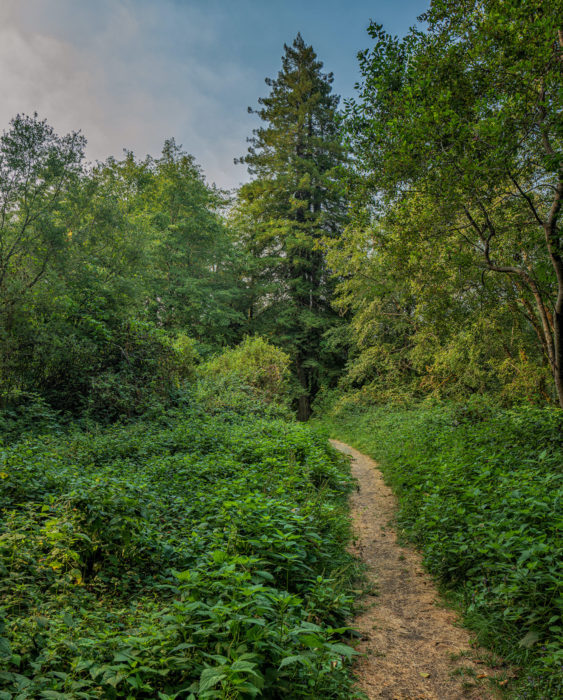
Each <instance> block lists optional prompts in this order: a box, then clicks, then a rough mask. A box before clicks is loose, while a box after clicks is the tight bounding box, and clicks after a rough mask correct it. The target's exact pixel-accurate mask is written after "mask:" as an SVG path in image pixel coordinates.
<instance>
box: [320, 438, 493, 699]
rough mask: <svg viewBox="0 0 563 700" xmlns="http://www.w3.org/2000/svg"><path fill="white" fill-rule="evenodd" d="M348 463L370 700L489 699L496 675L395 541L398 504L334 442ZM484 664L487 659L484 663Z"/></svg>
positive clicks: (368, 462)
mask: <svg viewBox="0 0 563 700" xmlns="http://www.w3.org/2000/svg"><path fill="white" fill-rule="evenodd" d="M331 442H332V445H333V446H334V447H335V448H336V449H337V450H339V451H341V452H343V453H345V454H347V455H350V456H351V457H352V473H353V475H354V477H355V478H356V479H357V480H358V484H359V489H358V491H357V492H356V493H355V494H354V495H353V496H352V515H353V522H354V530H355V548H356V553H357V554H358V555H359V556H360V557H361V558H362V560H363V561H364V563H365V564H366V566H367V573H368V578H369V582H370V586H371V590H370V591H369V593H368V595H367V596H366V599H365V608H364V611H363V612H362V613H361V614H360V615H359V617H358V618H357V619H356V620H355V623H354V626H355V627H356V628H357V629H358V630H359V631H360V633H361V635H362V641H361V642H360V644H359V646H358V651H359V652H360V653H361V654H362V656H361V658H360V661H359V662H358V663H357V667H356V674H357V678H358V685H359V687H360V689H361V690H362V691H363V692H364V693H366V695H367V696H368V698H370V699H371V698H389V699H390V700H393V699H397V700H399V699H400V700H415V699H416V700H418V699H420V700H422V699H424V700H430V699H432V700H448V699H451V700H456V699H458V698H471V699H481V698H483V699H485V698H493V697H495V694H493V691H492V690H491V688H490V684H489V682H488V678H490V677H497V679H498V680H502V679H501V678H500V677H499V669H498V668H497V669H495V668H494V666H493V667H490V666H486V665H485V663H484V661H485V659H484V655H485V654H486V652H483V651H482V650H476V649H475V648H474V647H473V646H472V641H471V637H470V634H469V632H468V631H467V630H465V629H463V628H461V627H459V626H457V619H456V615H455V613H454V612H452V611H451V610H448V609H446V608H445V607H443V605H442V604H441V601H440V597H439V594H438V592H437V590H436V587H435V585H434V583H433V581H432V579H431V578H430V576H429V575H428V574H427V573H426V572H425V571H424V570H423V568H422V558H421V556H420V554H419V553H418V552H416V551H415V550H413V549H412V548H410V547H403V546H401V545H399V543H398V541H397V534H396V532H395V530H394V529H393V524H392V521H393V520H394V517H395V514H396V509H397V504H396V500H395V497H394V496H393V493H392V491H391V489H390V488H389V487H388V486H386V485H385V483H384V481H383V477H382V475H381V473H380V472H379V470H378V469H377V465H376V463H375V462H374V461H373V460H372V459H370V458H369V457H366V456H365V455H363V454H361V453H360V452H358V451H357V450H354V449H353V448H351V447H349V446H348V445H346V444H344V443H342V442H339V441H336V440H332V441H331ZM487 657H488V658H487V660H488V661H489V663H491V662H492V663H493V664H494V660H493V661H492V660H491V654H490V653H489V654H488V655H487Z"/></svg>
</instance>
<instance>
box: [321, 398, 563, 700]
mask: <svg viewBox="0 0 563 700" xmlns="http://www.w3.org/2000/svg"><path fill="white" fill-rule="evenodd" d="M332 420H333V425H332V432H333V434H334V435H335V437H338V438H339V439H342V440H346V441H348V442H350V443H352V444H353V445H354V446H356V447H357V448H358V449H362V450H364V451H365V452H368V453H369V454H371V455H372V456H373V457H374V458H376V459H377V460H379V462H380V464H381V466H382V469H383V471H384V474H385V476H386V478H387V480H388V481H389V482H390V484H391V485H392V486H393V488H394V489H395V492H396V493H397V494H398V496H399V500H400V512H399V526H400V528H402V531H403V532H404V534H405V535H406V536H407V537H408V538H410V539H411V540H412V541H414V542H415V543H416V544H417V545H418V546H419V547H420V548H421V549H422V551H423V553H424V559H425V564H426V566H427V567H428V569H429V571H430V572H431V573H432V574H434V575H435V576H436V577H438V578H439V579H440V581H441V582H442V583H443V584H444V586H445V588H446V589H448V590H449V591H451V592H453V593H454V595H455V597H456V598H457V600H459V601H460V602H461V603H462V605H463V609H464V611H465V614H466V619H467V621H468V623H469V624H470V625H471V626H473V627H474V629H476V630H477V631H478V633H479V641H480V642H482V643H485V644H486V645H488V646H489V647H491V648H493V649H494V650H496V651H498V652H500V653H501V654H502V655H503V656H504V658H505V659H507V660H508V661H509V662H512V663H514V664H517V665H519V666H521V667H522V670H521V672H520V674H519V675H520V682H519V683H517V684H514V688H513V690H514V693H515V695H516V696H517V697H522V698H555V697H561V696H562V695H563V626H562V621H561V615H562V612H563V590H562V588H563V581H562V578H561V561H562V560H563V559H562V557H563V541H562V525H563V507H562V506H563V470H562V466H563V430H562V428H563V415H562V412H561V411H560V410H559V409H552V408H530V407H519V408H513V409H511V410H499V409H498V407H497V408H493V407H490V406H487V404H485V403H483V402H478V403H474V404H470V405H455V404H439V405H431V406H427V407H420V406H419V407H414V408H412V407H411V408H408V409H407V408H395V409H393V408H390V407H389V406H386V407H371V408H364V409H361V408H358V407H357V406H350V405H348V408H345V407H344V408H341V409H340V410H336V411H334V412H333V417H332Z"/></svg>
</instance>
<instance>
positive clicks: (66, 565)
mask: <svg viewBox="0 0 563 700" xmlns="http://www.w3.org/2000/svg"><path fill="white" fill-rule="evenodd" d="M207 390H208V391H209V387H208V388H207ZM249 391H250V389H249ZM212 394H213V392H210V395H212ZM200 398H201V397H200ZM245 402H246V408H245ZM252 407H254V411H252V410H251V409H252ZM258 409H259V412H260V413H261V417H257V415H256V410H258ZM280 413H283V410H281V409H278V408H276V407H274V406H271V405H270V406H268V405H267V404H260V405H258V404H257V403H256V399H255V398H254V399H251V398H246V399H245V398H244V395H240V396H239V399H238V401H237V402H235V404H233V406H231V408H230V409H229V407H227V406H222V407H220V408H217V407H215V408H213V407H211V408H210V405H209V404H207V405H205V402H203V404H201V403H198V402H197V401H196V400H195V399H194V398H193V396H191V395H186V396H185V397H184V401H183V402H182V401H181V400H179V402H178V403H177V406H176V407H175V408H170V409H167V410H160V411H158V412H156V413H155V414H154V415H152V416H148V415H147V416H145V417H144V418H143V419H140V420H138V421H135V422H132V423H130V424H128V425H114V426H110V427H104V428H102V427H97V428H96V427H93V428H92V427H91V428H90V429H88V430H86V429H79V428H78V427H75V428H72V427H71V428H69V427H68V426H67V427H66V428H65V429H64V430H63V429H62V428H60V427H59V428H58V429H57V428H56V426H54V425H51V426H50V430H49V431H48V433H45V434H42V435H35V436H34V435H28V436H27V437H20V438H19V439H17V440H16V441H11V442H10V441H7V442H6V443H5V444H4V445H1V443H0V460H1V461H0V699H1V700H10V699H11V698H16V697H17V698H20V699H24V698H96V697H98V698H126V697H127V698H159V699H160V700H172V699H173V698H182V699H186V698H192V699H193V698H252V697H256V696H258V695H260V696H261V697H268V698H300V697H304V698H305V697H306V698H313V697H316V698H321V697H322V698H349V697H351V695H350V692H351V691H350V689H349V688H350V686H349V682H350V681H349V672H348V664H347V661H348V660H349V658H350V656H351V654H352V649H351V648H350V647H349V646H348V645H347V643H346V632H347V630H346V628H345V625H346V622H345V621H346V619H347V618H349V617H350V612H351V600H352V598H351V596H350V595H349V593H348V592H347V582H348V581H349V578H350V576H351V574H352V573H353V561H352V559H351V557H350V555H348V554H347V553H346V552H345V546H346V543H347V541H348V537H349V526H348V519H347V514H346V497H347V494H348V491H349V489H350V486H351V478H350V475H349V471H348V467H347V465H346V464H345V463H343V461H342V460H340V459H339V458H338V457H337V456H336V455H335V454H334V452H333V451H332V450H331V449H330V448H329V447H328V444H327V442H326V439H324V438H323V437H321V436H319V435H318V434H316V433H315V432H313V431H312V430H311V429H310V428H309V427H307V426H304V425H301V424H297V423H295V422H289V421H286V420H284V419H282V418H280V417H279V415H280Z"/></svg>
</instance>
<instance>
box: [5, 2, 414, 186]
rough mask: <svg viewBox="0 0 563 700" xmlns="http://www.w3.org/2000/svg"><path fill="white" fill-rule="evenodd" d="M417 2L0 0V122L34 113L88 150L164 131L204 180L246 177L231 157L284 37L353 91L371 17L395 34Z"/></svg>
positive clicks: (149, 143)
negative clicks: (78, 137) (76, 132)
mask: <svg viewBox="0 0 563 700" xmlns="http://www.w3.org/2000/svg"><path fill="white" fill-rule="evenodd" d="M427 6H428V0H395V1H393V0H379V1H377V0H375V1H373V2H367V1H366V0H357V1H355V0H349V1H348V2H345V1H337V0H301V1H300V2H299V1H298V0H286V1H285V2H281V1H278V2H272V1H269V0H262V2H260V1H259V0H206V1H204V0H2V3H1V5H0V94H2V96H3V98H2V101H1V102H0V124H1V127H2V128H6V127H7V126H8V122H9V120H10V118H11V117H13V116H14V115H15V114H16V113H18V112H27V113H29V112H33V111H35V110H36V111H38V112H39V114H40V116H42V117H45V118H47V119H48V120H49V122H50V123H51V124H52V125H53V126H54V127H55V128H56V129H57V130H58V131H59V132H66V131H69V130H71V129H81V130H82V131H83V133H84V134H85V136H86V137H87V139H88V151H87V155H88V157H89V158H90V159H92V160H94V159H99V160H103V159H105V158H106V157H107V156H109V155H115V156H117V157H119V156H120V155H121V153H122V149H124V148H126V149H130V150H133V151H134V152H135V153H136V154H137V155H138V156H144V155H145V154H146V153H151V154H152V155H157V154H158V153H159V152H160V149H161V147H162V143H163V141H164V139H165V138H168V137H170V136H174V137H175V138H176V140H177V141H178V142H179V143H181V144H183V146H184V148H185V150H187V151H188V152H190V153H193V155H194V156H195V157H196V159H197V160H198V162H199V163H200V165H201V166H202V167H203V170H204V172H205V174H206V176H207V178H208V179H209V180H210V181H212V182H216V183H217V184H218V185H219V186H221V187H226V188H231V187H235V186H236V185H238V184H240V183H241V182H243V181H245V180H246V179H247V176H246V172H245V170H244V166H240V165H239V166H235V165H234V164H233V158H235V157H237V156H240V155H242V154H243V153H244V151H245V148H246V143H245V140H246V137H247V136H248V135H250V133H251V131H252V129H253V128H254V127H255V126H256V125H257V118H256V117H254V116H252V115H249V114H248V113H247V109H246V108H247V106H249V105H251V106H255V105H256V100H257V98H258V97H260V96H263V95H265V94H267V92H268V88H267V86H266V85H265V84H264V78H265V77H267V76H269V77H273V76H275V75H276V74H277V72H278V70H279V68H280V63H281V61H280V59H281V56H282V53H283V44H284V43H291V41H292V40H293V38H294V37H295V35H296V34H297V32H299V31H300V32H301V34H302V35H303V38H304V39H305V41H306V42H307V43H309V44H312V45H313V47H314V48H315V50H316V52H317V54H318V56H319V58H320V59H321V60H322V61H323V62H324V65H325V69H326V70H327V71H332V72H333V73H334V77H335V82H334V89H335V91H336V92H337V93H338V94H340V95H342V96H343V97H350V96H352V95H353V92H354V91H353V85H354V82H355V81H356V80H357V79H358V73H357V60H356V54H357V52H358V51H359V50H360V49H364V48H366V47H368V46H369V45H370V39H369V37H368V35H367V33H366V27H367V25H368V22H369V20H370V18H372V19H374V20H376V21H378V22H380V23H382V24H383V25H384V26H385V28H386V29H387V30H388V31H390V32H391V33H393V34H404V33H405V32H406V31H408V28H409V27H410V26H412V25H413V24H415V23H416V17H417V15H419V14H420V13H422V12H424V11H425V10H426V9H427Z"/></svg>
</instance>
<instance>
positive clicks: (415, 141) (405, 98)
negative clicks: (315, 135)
mask: <svg viewBox="0 0 563 700" xmlns="http://www.w3.org/2000/svg"><path fill="white" fill-rule="evenodd" d="M562 13H563V4H562V3H561V0H549V2H544V1H542V0H529V1H528V2H520V1H518V0H507V1H505V0H483V1H481V0H479V1H477V0H468V1H467V2H463V3H460V2H454V1H452V0H433V2H432V3H431V4H430V9H429V10H428V12H427V13H426V14H424V15H423V16H422V17H421V19H422V20H424V21H425V27H424V31H423V30H421V29H417V28H414V29H412V30H410V31H409V33H408V34H407V36H405V37H404V38H403V39H400V38H398V37H396V36H391V35H390V34H388V33H387V32H385V31H384V29H383V27H382V26H381V25H378V24H376V23H374V22H372V23H371V24H370V26H369V29H368V32H369V34H370V36H371V38H372V39H373V43H372V45H371V46H370V47H369V48H368V49H366V50H365V51H362V52H360V54H359V63H360V71H361V75H362V79H361V81H360V84H359V86H358V87H359V92H358V98H357V99H356V100H352V101H351V102H350V103H349V104H348V120H347V125H348V130H349V133H350V138H351V141H352V150H353V154H354V159H353V163H354V166H355V173H354V178H353V181H352V183H351V184H352V186H353V188H354V191H355V199H356V202H357V204H358V208H359V210H360V212H361V214H360V216H359V217H358V222H357V225H358V227H359V228H364V227H366V220H367V222H368V228H369V223H370V220H373V218H374V215H375V217H376V218H377V219H378V221H379V222H380V223H381V222H382V223H383V229H384V235H385V234H388V230H389V229H390V230H391V231H390V237H391V238H392V245H393V248H395V250H396V252H395V257H402V259H403V260H404V261H406V262H407V264H408V262H413V263H414V262H418V261H420V266H421V268H422V272H423V274H424V276H426V280H427V285H428V287H429V288H430V289H432V290H433V291H434V297H435V299H436V300H437V302H438V305H439V304H442V305H443V306H444V307H445V308H444V309H443V314H442V319H441V323H440V324H439V331H440V332H439V333H438V338H437V340H438V342H439V343H440V342H444V341H446V342H447V340H448V338H447V336H448V335H449V334H452V335H453V336H454V338H453V342H452V344H451V346H452V350H454V349H455V345H458V347H459V343H458V342H457V340H458V339H460V340H461V338H460V336H461V335H462V333H463V330H461V332H459V334H458V332H456V331H458V328H459V326H458V324H462V323H463V321H462V320H461V319H460V316H461V317H463V311H464V310H466V311H467V318H466V324H467V325H471V326H474V316H475V315H477V316H479V317H481V318H485V319H486V318H488V316H489V312H488V309H489V307H490V306H491V304H490V302H491V300H492V299H494V295H495V294H496V295H497V300H498V308H499V309H502V307H506V306H509V307H511V314H512V315H514V316H519V317H520V319H524V320H525V331H526V332H525V333H524V337H523V339H522V343H521V349H523V350H525V351H526V352H527V348H526V347H525V346H526V345H528V344H529V343H530V339H531V341H532V343H533V345H535V349H534V355H535V356H536V357H537V358H539V359H540V361H539V362H538V361H537V360H536V361H535V362H534V361H533V362H532V363H531V364H532V367H531V371H530V372H525V377H524V379H525V381H524V382H523V383H522V386H525V385H526V384H528V385H529V383H530V382H529V380H530V379H531V378H532V377H533V375H534V374H535V375H536V377H538V378H539V377H540V375H541V374H544V373H543V372H541V369H540V367H539V365H541V364H543V365H544V367H545V368H546V369H547V372H549V374H550V375H551V381H550V385H551V386H550V389H549V392H548V396H549V398H550V399H552V400H558V401H559V403H560V405H561V406H562V407H563V374H562V373H563V316H562V299H563V249H562V237H561V220H560V216H561V203H562V201H563V132H562V130H561V107H562V104H563V102H562V97H563V96H562V93H561V77H562V71H563V62H562V60H561V57H562V53H563V34H562V33H561V15H562ZM523 46H525V47H526V50H525V51H524V50H523V49H522V47H523ZM380 250H381V245H380V244H379V241H378V242H376V244H375V245H374V246H373V248H372V249H371V250H369V251H368V253H369V254H371V255H373V256H374V257H377V256H378V254H379V251H380ZM349 255H354V252H353V250H352V251H351V252H350V251H348V255H347V254H346V251H345V252H344V255H343V267H337V271H338V272H339V273H341V274H344V272H345V271H346V272H349V270H346V266H347V260H348V256H349ZM411 255H414V257H413V258H410V256H411ZM409 258H410V260H409ZM388 260H389V258H388ZM380 262H382V261H381V260H380ZM361 267H362V266H361V265H360V269H361ZM414 267H415V266H414V265H412V266H411V265H408V267H407V269H406V270H405V271H404V276H405V277H407V280H409V279H410V278H411V277H412V276H413V275H416V276H418V277H419V278H420V277H421V276H422V275H420V274H418V275H417V273H416V269H414V270H413V268H414ZM367 268H368V270H367V274H370V270H369V268H370V265H369V264H368V265H367ZM364 272H366V271H365V270H364ZM389 273H390V274H386V272H385V269H384V273H383V274H384V281H383V284H382V285H381V287H380V288H379V289H378V288H377V287H378V283H379V277H378V276H376V277H375V278H372V279H373V284H372V287H373V288H374V289H373V291H372V293H371V296H372V297H375V304H374V306H375V308H376V310H377V312H378V314H379V317H380V319H381V324H382V325H384V322H385V320H386V319H385V315H386V314H387V315H388V314H391V315H395V316H397V317H398V318H397V322H396V323H394V324H389V325H391V326H392V329H391V330H392V332H393V335H394V336H396V337H395V338H391V340H393V341H394V343H393V347H392V350H391V351H392V352H396V353H397V354H398V357H399V362H401V361H402V360H403V356H404V352H402V351H403V349H404V348H405V345H407V346H408V345H410V344H411V343H409V342H408V341H409V340H410V338H409V335H411V334H412V333H417V332H418V331H419V330H420V329H424V328H425V327H427V330H428V336H429V337H430V339H431V343H432V344H435V340H434V338H433V336H434V335H436V334H435V327H434V324H433V323H432V320H430V323H428V314H427V311H426V306H427V305H428V306H430V311H431V312H432V307H433V306H435V305H434V304H433V303H432V301H429V300H428V296H429V295H426V298H422V299H421V298H420V297H424V296H425V295H424V292H421V293H420V295H417V296H414V297H413V294H412V291H413V290H412V289H409V288H408V287H409V285H407V289H406V290H405V289H404V285H403V284H402V280H401V276H402V273H403V268H402V267H400V266H397V265H393V266H392V267H391V268H390V270H389ZM393 275H395V277H396V278H398V279H396V281H395V283H393V282H392V279H389V278H390V277H391V278H392V277H393ZM440 277H441V278H442V279H440ZM489 280H492V282H491V290H490V292H488V291H485V292H484V293H482V292H481V290H482V288H483V287H484V286H485V287H486V286H488V282H489ZM442 282H443V283H442ZM416 286H417V287H418V286H419V285H416ZM495 288H496V289H495ZM361 298H362V297H361V296H358V297H357V298H356V299H355V302H356V305H359V304H360V303H361ZM481 299H482V300H483V302H484V303H483V306H482V307H481V308H480V306H479V302H480V301H481ZM450 300H452V302H453V303H452V304H451V307H452V308H451V310H450V308H448V307H449V306H450V304H449V303H448V302H449V301H450ZM353 301H354V300H353ZM413 302H414V304H415V306H414V308H413ZM492 306H493V312H494V305H492ZM364 311H365V309H364ZM460 312H461V313H460ZM503 315H504V314H503ZM388 318H389V317H388ZM391 318H392V317H391ZM521 325H522V323H521V321H520V322H514V321H513V322H511V323H506V320H504V322H503V323H502V324H501V325H500V330H501V334H502V341H503V343H502V345H501V346H500V347H499V350H502V346H503V345H504V346H506V348H507V349H506V350H505V357H507V359H508V361H509V363H510V365H511V368H512V373H518V371H519V369H520V368H519V367H518V364H519V363H518V360H517V359H516V361H515V358H518V355H519V353H518V352H516V353H514V352H513V348H510V347H508V346H509V345H510V344H511V342H512V335H511V330H512V329H514V328H515V327H516V328H517V329H518V326H521ZM456 326H458V327H457V328H456ZM405 330H407V331H408V330H410V333H405ZM360 334H361V331H360ZM380 336H384V334H380ZM405 336H407V337H406V340H407V342H406V343H403V342H402V341H404V340H405ZM526 336H530V337H529V338H528V337H526ZM388 338H389V334H387V338H385V337H383V340H384V345H387V344H388ZM385 341H387V342H385ZM365 343H366V335H364V345H365ZM372 344H373V345H374V346H375V347H376V348H377V347H378V345H379V343H378V338H376V339H374V342H373V343H372ZM479 344H480V345H485V353H484V354H485V355H486V343H483V341H482V340H479ZM423 352H424V348H423ZM456 354H458V353H456ZM495 354H497V353H495ZM483 359H486V358H485V357H484V358H483ZM495 359H496V358H494V357H493V360H495ZM440 364H443V363H440ZM430 366H431V365H430ZM437 369H440V368H439V366H438V367H437ZM455 369H456V371H458V372H459V368H455ZM444 375H445V376H444V379H445V380H446V381H447V377H448V373H447V372H445V373H444ZM468 378H469V380H470V381H471V382H473V383H475V382H477V383H480V380H481V378H479V377H478V376H475V374H474V375H473V377H468ZM542 384H544V382H542V381H541V380H540V381H539V382H538V383H537V390H539V391H538V393H540V392H542V393H543V394H544V396H542V400H544V399H545V397H546V396H545V394H546V392H545V388H544V386H542Z"/></svg>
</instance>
